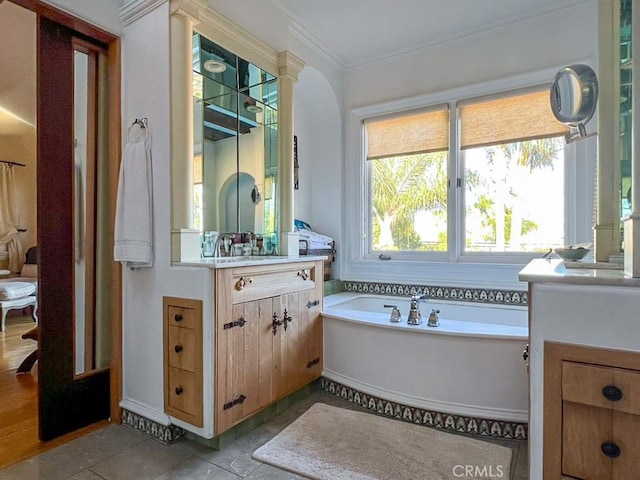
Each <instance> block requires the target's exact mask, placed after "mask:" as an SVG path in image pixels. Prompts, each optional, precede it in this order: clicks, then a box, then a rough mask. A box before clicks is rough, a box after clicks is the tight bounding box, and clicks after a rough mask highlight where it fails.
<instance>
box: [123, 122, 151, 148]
mask: <svg viewBox="0 0 640 480" xmlns="http://www.w3.org/2000/svg"><path fill="white" fill-rule="evenodd" d="M136 125H138V126H139V127H140V128H141V129H142V130H144V140H145V142H146V141H147V139H148V138H149V129H148V128H147V119H146V118H136V119H135V121H134V122H133V123H132V124H131V125H129V128H128V129H127V143H129V134H130V133H131V129H132V128H133V127H135V126H136Z"/></svg>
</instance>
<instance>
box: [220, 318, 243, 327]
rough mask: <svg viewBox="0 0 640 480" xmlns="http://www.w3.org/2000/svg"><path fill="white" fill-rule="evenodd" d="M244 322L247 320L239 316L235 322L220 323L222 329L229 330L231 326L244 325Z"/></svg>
mask: <svg viewBox="0 0 640 480" xmlns="http://www.w3.org/2000/svg"><path fill="white" fill-rule="evenodd" d="M245 323H247V321H246V320H245V319H244V318H243V317H240V318H239V319H238V320H236V321H235V322H229V323H225V324H224V325H222V329H223V330H229V329H230V328H233V327H244V324H245Z"/></svg>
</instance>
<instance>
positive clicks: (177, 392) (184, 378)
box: [166, 367, 202, 416]
mask: <svg viewBox="0 0 640 480" xmlns="http://www.w3.org/2000/svg"><path fill="white" fill-rule="evenodd" d="M166 388H167V389H168V391H169V406H170V407H171V408H173V409H176V410H179V411H181V412H184V413H187V414H189V415H194V416H195V415H197V414H198V411H199V408H200V407H201V403H202V399H201V397H202V392H201V391H200V389H199V388H198V380H197V379H196V376H195V374H194V373H191V372H187V371H186V370H181V369H179V368H173V367H170V368H169V384H168V385H166Z"/></svg>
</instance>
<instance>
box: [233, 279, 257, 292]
mask: <svg viewBox="0 0 640 480" xmlns="http://www.w3.org/2000/svg"><path fill="white" fill-rule="evenodd" d="M250 283H253V278H251V277H240V280H238V281H237V282H236V290H238V291H240V290H242V289H243V288H244V287H246V286H247V285H249V284H250Z"/></svg>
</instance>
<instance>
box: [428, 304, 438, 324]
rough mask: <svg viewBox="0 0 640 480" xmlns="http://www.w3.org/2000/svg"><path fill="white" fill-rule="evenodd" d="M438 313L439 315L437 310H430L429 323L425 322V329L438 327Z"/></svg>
mask: <svg viewBox="0 0 640 480" xmlns="http://www.w3.org/2000/svg"><path fill="white" fill-rule="evenodd" d="M439 313H440V310H438V309H437V308H432V309H431V313H430V314H429V321H428V322H427V327H437V326H439V325H440V318H439V317H438V314H439Z"/></svg>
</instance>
